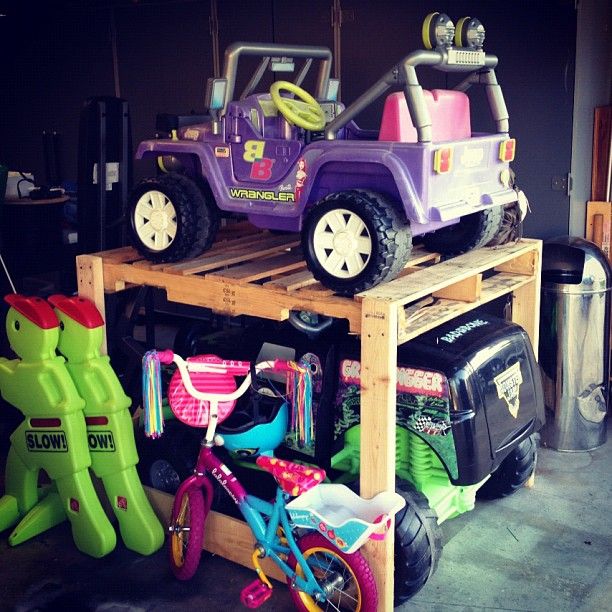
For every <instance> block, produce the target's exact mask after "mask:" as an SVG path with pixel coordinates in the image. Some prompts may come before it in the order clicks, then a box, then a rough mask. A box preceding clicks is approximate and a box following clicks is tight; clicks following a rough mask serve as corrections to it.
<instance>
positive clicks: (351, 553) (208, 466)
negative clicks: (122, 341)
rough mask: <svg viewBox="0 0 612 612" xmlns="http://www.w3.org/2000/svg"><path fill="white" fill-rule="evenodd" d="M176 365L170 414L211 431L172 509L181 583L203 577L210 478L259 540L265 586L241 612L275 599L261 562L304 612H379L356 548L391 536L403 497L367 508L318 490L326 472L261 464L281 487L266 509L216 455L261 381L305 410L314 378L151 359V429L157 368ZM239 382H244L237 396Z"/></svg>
mask: <svg viewBox="0 0 612 612" xmlns="http://www.w3.org/2000/svg"><path fill="white" fill-rule="evenodd" d="M172 362H174V363H175V364H176V365H177V370H176V371H175V372H174V374H173V376H172V379H171V380H170V383H169V386H168V400H169V403H170V407H171V408H172V410H173V412H174V414H175V416H176V417H177V418H178V419H179V420H181V421H183V422H185V423H187V424H188V425H191V426H194V427H202V428H206V433H205V435H204V438H203V440H202V443H201V448H200V452H199V456H198V459H197V463H196V467H195V469H194V473H193V475H192V476H190V477H188V478H187V479H186V480H185V481H184V482H183V483H182V484H181V485H180V487H179V489H178V491H177V493H176V496H175V499H174V504H173V508H172V519H171V524H170V527H169V531H170V543H169V548H170V561H171V565H172V570H173V572H174V574H175V576H176V577H177V578H178V579H180V580H187V579H189V578H191V577H192V576H193V575H194V574H195V572H196V570H197V567H198V564H199V561H200V555H201V552H202V541H203V536H204V525H205V522H206V517H207V515H208V512H209V511H210V507H211V502H212V498H213V487H212V483H211V480H210V477H212V478H214V479H215V480H216V481H217V482H218V483H219V484H220V485H221V486H222V487H223V489H224V490H225V491H226V493H227V494H228V495H229V496H230V497H231V498H232V499H233V501H234V502H235V503H236V505H237V506H238V508H239V509H240V511H241V513H242V515H243V516H244V518H245V520H246V522H247V524H248V525H249V527H250V529H251V531H252V532H253V536H254V539H255V546H254V552H253V557H252V559H253V565H254V566H255V570H256V572H257V576H258V578H257V579H256V580H255V581H254V582H253V583H251V584H250V585H248V586H247V587H246V588H245V589H244V590H243V591H242V594H241V601H242V603H243V604H244V605H246V606H247V607H249V608H256V607H259V606H260V605H261V604H262V603H264V602H265V601H267V600H268V599H269V598H270V597H271V595H272V584H271V582H270V581H269V579H268V578H267V576H266V575H265V573H264V571H263V569H262V568H261V565H260V559H262V558H264V557H269V558H270V559H272V560H273V561H274V563H276V565H277V566H278V567H279V568H280V569H281V570H282V572H283V573H284V574H285V576H286V577H287V584H288V585H289V587H290V593H291V597H292V599H293V602H294V604H295V606H296V607H297V609H298V610H308V611H311V610H360V611H363V612H369V611H372V612H375V611H376V607H377V603H378V595H377V591H376V583H375V581H374V576H373V574H372V571H371V569H370V567H369V565H368V563H367V561H366V560H365V558H364V557H363V556H362V554H361V553H360V552H359V551H358V548H359V547H360V546H361V545H362V544H363V543H364V542H365V540H366V539H368V538H376V539H381V538H383V537H384V536H385V533H386V532H387V531H388V529H389V527H390V524H391V523H392V521H391V517H393V515H394V514H395V513H396V512H397V511H399V510H400V509H401V508H402V507H403V505H404V499H403V498H402V497H401V496H399V495H397V494H396V493H395V492H383V493H379V494H378V495H377V496H375V497H374V498H373V499H371V500H364V499H362V498H361V497H359V496H358V495H356V494H355V493H353V492H352V491H350V490H349V489H348V488H347V487H345V486H344V485H335V484H321V483H322V481H323V480H324V478H325V471H324V470H322V469H320V468H317V467H312V466H307V465H299V464H296V463H292V462H289V461H285V460H282V459H278V458H276V457H273V456H266V455H260V456H259V457H257V464H258V465H259V466H260V467H261V468H262V469H263V470H265V471H268V472H269V473H271V474H272V476H273V477H274V478H275V479H276V481H277V483H278V488H277V490H276V495H275V499H274V500H273V501H271V502H270V501H265V500H263V499H260V498H259V497H257V496H255V495H251V494H249V493H247V491H246V490H245V488H244V487H243V486H242V484H241V483H240V482H239V481H238V480H237V479H236V477H235V476H234V474H233V473H232V472H231V470H230V469H229V468H228V467H227V465H225V464H224V463H223V462H222V461H221V460H220V459H219V458H218V457H217V456H216V455H215V452H214V448H215V446H221V445H222V444H223V439H222V436H221V435H219V434H217V433H216V428H217V425H218V424H219V423H221V422H222V421H223V420H224V419H225V418H227V417H228V416H229V414H230V413H231V412H232V410H233V407H234V404H235V401H236V399H237V398H239V397H240V396H241V395H243V394H244V393H245V392H246V391H247V390H248V388H249V386H250V385H251V381H252V380H254V379H255V377H256V376H257V375H258V374H259V373H260V372H264V371H272V372H285V373H286V374H287V379H288V384H287V386H288V387H289V386H291V388H292V389H294V390H296V391H295V392H294V394H293V404H294V409H295V404H301V405H302V407H303V404H304V403H305V402H307V401H308V388H309V380H310V379H309V377H310V373H309V370H308V369H307V368H304V367H301V366H299V365H298V364H296V363H294V362H290V361H281V360H274V361H264V362H261V363H258V364H256V365H251V364H249V363H246V362H242V361H223V360H221V359H219V358H218V357H216V356H214V355H199V356H196V357H192V358H189V359H187V360H183V359H182V358H181V357H180V356H178V355H175V354H174V353H173V352H172V351H161V352H156V351H151V352H149V353H147V355H146V356H145V359H144V362H143V364H144V366H145V367H144V370H145V375H144V380H145V389H147V392H145V406H146V407H147V414H148V415H149V416H148V417H147V418H149V419H150V420H155V419H156V418H157V417H156V416H155V415H156V414H158V413H159V412H160V411H159V410H158V411H157V412H156V411H155V410H150V407H151V406H153V408H155V407H156V406H157V408H159V394H160V384H159V364H160V363H161V364H167V365H169V364H170V363H172ZM235 376H241V377H244V380H243V381H242V383H241V384H240V385H239V386H236V380H235ZM151 415H153V416H151ZM148 429H149V432H150V434H152V435H154V436H155V435H156V434H157V433H158V432H159V429H163V425H161V424H159V423H157V424H155V423H149V426H148ZM292 498H293V499H292ZM291 499H292V501H290V500H291Z"/></svg>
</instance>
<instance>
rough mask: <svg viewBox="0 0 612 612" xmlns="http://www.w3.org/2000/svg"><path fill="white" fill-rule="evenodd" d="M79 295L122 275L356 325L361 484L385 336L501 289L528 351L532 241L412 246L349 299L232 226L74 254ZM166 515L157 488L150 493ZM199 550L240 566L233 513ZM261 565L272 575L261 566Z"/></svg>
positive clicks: (290, 239) (385, 398) (402, 338)
mask: <svg viewBox="0 0 612 612" xmlns="http://www.w3.org/2000/svg"><path fill="white" fill-rule="evenodd" d="M77 268H78V270H77V277H78V286H79V294H80V295H82V296H84V297H88V298H90V299H92V300H94V302H95V303H96V305H97V306H98V308H99V310H100V312H104V296H105V293H108V292H115V291H120V290H122V289H124V288H126V287H128V286H130V285H146V286H153V287H159V288H162V289H164V290H165V291H166V293H167V297H168V300H170V301H176V302H182V303H185V304H191V305H195V306H202V307H206V308H210V309H212V310H213V311H215V312H218V313H224V314H228V315H251V316H257V317H263V318H268V319H273V320H284V319H287V318H288V316H289V313H290V312H291V311H292V310H309V311H312V312H316V313H318V314H322V315H329V316H333V317H340V318H345V319H348V321H349V325H350V330H351V331H352V332H354V333H357V334H360V335H361V363H362V372H361V385H362V395H361V423H362V428H361V431H362V435H361V476H360V478H361V493H362V495H364V496H365V497H371V496H373V495H375V494H376V493H378V492H380V491H383V490H393V489H394V488H395V399H396V392H395V389H396V383H397V380H396V376H397V372H396V368H397V345H398V344H401V343H403V342H406V341H408V340H410V339H411V338H414V337H416V336H418V335H419V334H422V333H423V332H425V331H428V330H430V329H432V328H434V327H436V326H437V325H440V324H441V323H443V322H445V321H448V320H450V319H453V318H454V317H456V316H458V315H460V314H463V313H465V312H468V311H469V310H472V309H474V308H476V307H477V306H479V305H481V304H485V303H487V302H490V301H491V300H494V299H496V298H498V297H501V296H503V295H511V296H512V319H513V321H514V322H516V323H519V324H520V325H522V326H523V327H524V328H525V330H526V331H527V333H528V334H529V336H530V338H531V341H532V344H533V348H534V350H535V351H536V353H537V348H538V325H539V300H540V269H541V242H540V241H538V240H527V239H523V240H521V241H519V242H517V243H512V244H508V245H504V246H501V247H493V248H484V249H478V250H476V251H471V252H469V253H466V254H464V255H460V256H458V257H454V258H452V259H449V260H447V261H444V262H440V258H439V256H438V255H436V254H432V253H427V252H425V251H421V250H420V249H415V250H414V252H413V256H412V259H411V260H410V262H408V264H407V266H406V268H405V269H404V270H403V272H402V274H401V275H400V277H399V278H396V279H395V280H392V281H390V282H388V283H385V284H383V285H379V286H378V287H375V288H373V289H370V290H368V291H365V292H364V293H361V294H359V295H357V296H354V297H353V298H346V297H339V296H336V295H334V294H333V293H332V292H331V291H330V290H328V289H326V288H325V287H323V286H321V285H320V284H319V283H317V282H316V280H315V279H314V278H313V277H312V275H311V274H310V273H309V272H308V271H307V269H306V266H305V264H304V262H303V260H302V257H301V254H300V251H299V241H298V239H296V238H295V236H293V235H277V234H271V233H269V232H261V231H257V230H254V229H252V228H250V227H248V226H243V225H240V226H233V227H232V228H230V229H228V230H226V231H224V232H221V233H220V236H219V239H218V240H217V242H216V243H215V244H214V245H213V247H212V248H211V249H210V250H209V251H208V252H206V253H205V254H203V255H202V256H200V257H197V258H195V259H191V260H189V261H184V262H180V263H176V264H160V265H152V264H150V263H149V262H147V261H144V260H142V259H141V258H139V256H138V255H137V253H136V252H135V251H133V250H132V249H131V248H122V249H116V250H114V251H106V252H103V253H96V254H93V255H81V256H79V257H78V258H77ZM152 497H153V502H154V504H155V505H156V507H157V508H158V510H159V512H160V513H161V514H162V515H163V514H166V515H167V514H168V513H169V510H170V500H171V498H170V497H169V496H164V494H161V493H159V492H155V493H153V494H152ZM208 527H209V530H207V536H206V539H205V542H204V546H205V548H207V549H209V550H211V551H212V552H215V553H218V554H221V555H223V556H225V557H227V558H229V559H232V560H234V561H236V562H238V563H242V564H243V565H247V566H249V567H250V565H251V561H250V557H251V554H252V544H251V542H252V540H251V538H250V532H249V531H248V528H247V527H246V525H245V524H244V523H241V522H240V521H236V520H235V519H230V518H228V517H225V516H223V515H218V514H214V513H213V518H212V522H211V524H210V525H209V526H208ZM392 534H393V530H390V535H389V536H388V537H387V538H386V539H385V540H384V541H382V542H373V541H370V542H368V543H367V544H366V545H365V546H364V549H363V550H364V551H365V554H366V555H367V557H368V559H369V561H370V564H371V566H372V568H373V571H374V572H375V575H376V579H377V583H378V590H379V594H380V609H381V610H392V608H393V535H392ZM271 575H273V576H278V574H275V573H274V572H273V571H272V572H271Z"/></svg>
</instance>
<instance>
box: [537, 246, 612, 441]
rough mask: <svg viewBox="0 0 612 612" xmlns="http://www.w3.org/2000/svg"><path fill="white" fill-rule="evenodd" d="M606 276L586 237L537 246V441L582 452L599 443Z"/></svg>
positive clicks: (602, 436)
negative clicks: (540, 406)
mask: <svg viewBox="0 0 612 612" xmlns="http://www.w3.org/2000/svg"><path fill="white" fill-rule="evenodd" d="M611 277H612V275H611V270H610V265H609V263H608V261H607V259H606V257H605V255H604V254H603V253H602V251H601V250H600V249H599V248H598V247H597V246H596V245H595V244H593V243H592V242H588V241H587V240H583V239H582V238H574V237H571V236H563V237H561V238H553V239H551V240H547V241H546V242H545V243H544V251H543V256H542V294H541V298H542V299H541V307H540V351H539V361H540V368H541V371H542V382H543V385H544V401H545V405H546V424H545V425H544V427H543V429H542V444H543V445H545V446H550V447H551V448H554V449H557V450H560V451H587V450H592V449H594V448H597V447H598V446H601V445H602V444H603V443H604V442H605V441H606V412H607V404H608V398H609V391H610V389H609V385H610V376H609V372H610V371H609V367H610V289H611Z"/></svg>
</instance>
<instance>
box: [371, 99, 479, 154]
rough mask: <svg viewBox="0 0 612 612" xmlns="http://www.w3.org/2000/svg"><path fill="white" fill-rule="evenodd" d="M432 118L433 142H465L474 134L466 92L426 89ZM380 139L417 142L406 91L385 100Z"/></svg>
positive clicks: (427, 102)
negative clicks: (405, 95) (405, 94)
mask: <svg viewBox="0 0 612 612" xmlns="http://www.w3.org/2000/svg"><path fill="white" fill-rule="evenodd" d="M423 95H424V96H425V102H426V104H427V108H428V109H429V114H430V115H431V132H432V142H444V141H448V140H465V139H467V138H470V137H471V135H472V127H471V123H470V100H469V98H468V97H467V95H466V94H465V93H463V92H462V91H454V90H449V89H433V90H431V91H427V90H423ZM378 140H388V141H392V142H417V140H418V138H417V131H416V128H415V127H414V125H413V124H412V119H411V118H410V113H409V112H408V104H407V103H406V98H405V97H404V93H403V92H402V91H396V92H395V93H392V94H389V95H388V96H387V99H386V100H385V107H384V109H383V116H382V121H381V124H380V133H379V134H378Z"/></svg>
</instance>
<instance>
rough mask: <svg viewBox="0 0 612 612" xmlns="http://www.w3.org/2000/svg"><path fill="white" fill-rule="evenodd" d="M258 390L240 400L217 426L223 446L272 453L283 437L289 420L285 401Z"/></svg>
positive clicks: (244, 453)
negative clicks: (242, 400) (245, 398)
mask: <svg viewBox="0 0 612 612" xmlns="http://www.w3.org/2000/svg"><path fill="white" fill-rule="evenodd" d="M261 391H263V390H260V391H254V392H253V393H251V397H250V398H249V401H248V402H246V403H242V405H240V404H241V403H239V405H238V406H236V407H235V408H234V410H233V412H232V413H231V414H230V415H229V416H228V417H227V419H225V421H223V423H222V424H221V425H219V427H218V429H217V431H218V432H219V434H220V435H221V436H222V438H223V440H224V446H225V448H227V450H228V451H230V453H232V454H234V455H238V456H240V457H255V456H257V455H272V454H273V451H274V449H275V448H276V447H277V446H279V444H281V442H282V441H283V440H284V438H285V434H286V433H287V426H288V422H289V406H288V404H287V402H286V401H285V400H284V399H282V398H279V397H270V396H268V395H264V394H262V392H261Z"/></svg>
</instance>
